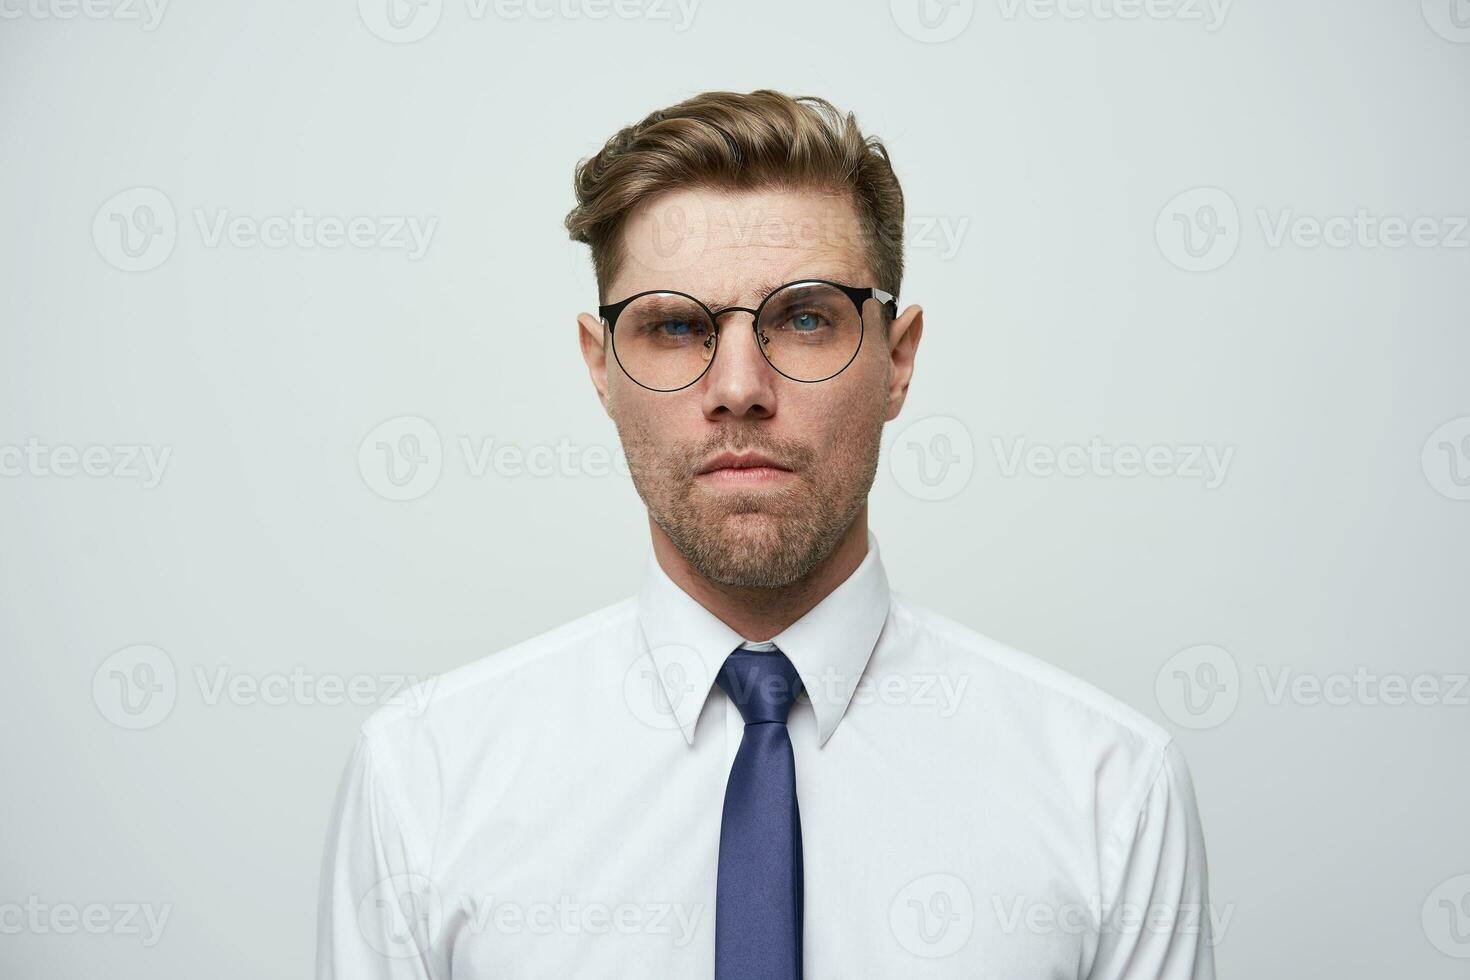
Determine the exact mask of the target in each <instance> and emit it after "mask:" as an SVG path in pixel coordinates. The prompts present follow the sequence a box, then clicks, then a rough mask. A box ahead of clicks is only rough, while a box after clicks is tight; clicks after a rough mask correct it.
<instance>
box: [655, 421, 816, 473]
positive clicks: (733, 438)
mask: <svg viewBox="0 0 1470 980" xmlns="http://www.w3.org/2000/svg"><path fill="white" fill-rule="evenodd" d="M726 452H728V453H735V454H737V455H743V454H745V453H752V452H755V453H760V454H761V455H762V456H765V457H767V458H769V459H771V460H772V461H774V462H775V463H776V464H778V465H780V466H784V467H785V468H786V469H788V470H791V471H793V472H795V471H798V470H804V469H807V468H808V467H809V466H810V465H811V463H812V460H813V459H814V458H815V456H816V453H815V452H814V451H813V450H812V449H811V447H809V446H807V445H805V444H804V443H800V442H796V441H794V440H789V439H773V438H770V437H769V436H766V435H763V434H760V433H756V432H753V431H751V430H749V429H735V430H731V431H727V432H716V433H713V434H711V435H710V436H709V437H708V438H706V439H703V440H701V441H700V442H699V443H697V444H695V445H694V446H691V447H689V448H687V449H681V450H679V451H678V452H677V453H676V454H675V456H674V459H672V460H671V461H670V462H671V463H672V464H673V469H674V470H675V471H676V472H678V473H679V474H680V475H681V476H684V477H688V478H690V479H693V478H694V475H695V474H696V473H698V472H699V469H700V467H701V466H703V465H704V461H705V460H707V459H709V458H710V457H712V456H717V455H719V454H720V453H726Z"/></svg>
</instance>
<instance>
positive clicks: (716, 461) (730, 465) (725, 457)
mask: <svg viewBox="0 0 1470 980" xmlns="http://www.w3.org/2000/svg"><path fill="white" fill-rule="evenodd" d="M756 468H765V469H772V470H781V471H783V472H789V471H788V470H787V469H786V467H784V466H782V465H781V464H780V463H778V462H776V461H775V460H773V459H771V458H770V457H769V456H762V455H761V454H760V453H720V454H719V455H718V456H715V457H713V458H711V459H710V460H708V461H707V462H706V463H705V464H704V465H703V466H701V467H700V468H699V472H700V473H701V474H704V473H713V472H715V471H716V470H746V469H756Z"/></svg>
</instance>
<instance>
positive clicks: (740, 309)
mask: <svg viewBox="0 0 1470 980" xmlns="http://www.w3.org/2000/svg"><path fill="white" fill-rule="evenodd" d="M808 284H820V285H823V286H833V287H835V288H837V289H839V290H841V291H842V292H843V293H844V294H846V296H847V298H848V299H850V300H852V305H853V306H855V307H857V312H858V342H857V346H856V347H855V348H853V351H852V357H849V358H848V359H847V363H846V364H843V365H842V367H840V368H838V369H837V370H836V371H833V372H832V373H831V374H829V375H827V376H826V377H825V378H817V379H816V380H815V381H808V380H807V379H805V378H792V377H791V375H789V374H787V373H786V372H785V371H782V370H781V369H780V368H778V367H776V365H775V363H774V362H772V360H771V357H770V355H769V354H767V353H766V347H765V344H762V343H761V342H760V341H761V338H760V322H761V313H762V312H763V311H764V310H765V308H766V304H767V303H768V302H770V300H771V297H772V296H775V295H776V294H777V293H779V292H781V291H782V290H784V289H789V288H790V287H792V286H805V285H808ZM644 296H682V297H684V298H685V299H687V300H689V301H690V302H692V303H694V304H695V305H696V306H698V307H699V308H700V309H701V310H703V311H704V312H705V314H706V315H707V316H708V317H709V322H710V324H711V325H712V326H713V327H714V334H713V335H712V339H713V341H714V350H713V353H711V354H710V356H709V360H708V361H706V362H705V364H704V370H703V371H700V372H699V374H697V375H696V376H695V378H694V380H693V381H690V382H689V384H683V385H680V386H679V387H677V388H654V387H652V386H650V385H646V384H644V383H643V382H642V381H639V380H638V379H637V378H635V377H633V374H632V372H631V371H629V370H628V369H627V368H626V367H625V366H624V365H623V360H622V358H620V357H618V344H617V336H616V334H615V333H614V328H615V327H616V326H617V323H618V315H619V314H620V313H622V312H623V310H625V309H627V308H628V305H629V304H630V303H632V302H633V301H634V300H637V299H642V298H643V297H644ZM869 299H876V300H877V301H878V302H879V304H881V305H882V306H886V307H887V308H888V315H889V316H891V317H896V316H898V297H897V296H895V295H894V294H893V293H890V292H887V291H885V290H882V289H879V288H878V287H876V286H849V285H847V284H846V283H842V282H833V281H832V280H831V279H797V280H794V281H792V282H788V283H783V284H781V285H780V286H777V287H776V288H775V289H773V290H771V291H770V292H769V293H766V295H765V297H764V298H763V299H762V300H761V301H760V304H759V305H758V306H756V308H755V309H753V310H752V309H751V308H750V307H748V306H725V307H722V308H720V309H718V310H712V309H710V308H709V307H708V306H706V305H705V303H704V301H703V300H700V299H699V298H698V297H695V296H690V295H689V294H688V293H684V292H680V291H679V290H677V289H645V290H644V291H643V292H641V293H634V294H633V295H632V296H629V297H627V298H625V299H621V300H618V301H617V302H616V303H609V304H607V305H606V306H599V307H598V308H597V315H598V316H600V317H601V318H602V322H603V324H604V325H605V326H606V327H607V332H608V334H609V335H610V337H611V340H612V349H613V358H614V359H615V360H616V361H617V362H618V367H619V368H621V369H622V371H623V373H624V374H626V375H627V376H628V380H630V381H632V382H633V383H634V384H636V385H637V386H638V387H640V388H647V389H648V390H649V391H662V392H669V391H683V390H684V389H685V388H688V387H689V385H693V384H698V383H699V379H700V378H702V377H704V376H705V375H706V374H708V373H709V369H710V365H712V364H714V363H715V357H716V355H718V354H719V352H720V317H722V316H724V315H725V314H726V313H749V314H750V329H751V332H752V333H754V334H756V338H755V342H756V343H755V345H756V347H757V348H758V349H759V350H760V352H761V357H763V358H765V360H766V363H767V364H770V365H771V369H772V370H774V371H775V372H776V373H777V374H779V375H781V377H783V378H789V379H790V380H792V381H796V382H799V383H801V384H821V383H822V382H823V381H831V380H832V379H833V378H835V377H837V376H838V375H839V374H841V373H842V372H843V371H846V370H847V367H848V365H849V364H851V363H852V362H853V361H855V360H857V356H858V351H860V350H862V349H863V337H864V335H865V334H866V333H867V332H868V329H867V327H868V325H867V321H866V320H865V318H864V317H863V304H864V303H866V302H867V301H868V300H869Z"/></svg>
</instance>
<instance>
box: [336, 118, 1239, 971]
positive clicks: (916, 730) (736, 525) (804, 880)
mask: <svg viewBox="0 0 1470 980" xmlns="http://www.w3.org/2000/svg"><path fill="white" fill-rule="evenodd" d="M575 186H576V192H577V202H578V203H577V207H576V208H575V209H574V210H573V211H572V212H571V214H570V215H569V216H568V218H567V226H568V228H569V230H570V231H571V234H572V236H573V237H574V238H575V239H577V240H579V241H583V242H586V243H587V244H588V245H589V246H590V247H591V252H592V258H593V262H594V265H595V268H596V273H597V281H598V287H599V290H600V293H601V302H600V304H599V310H598V314H597V315H593V314H591V313H585V314H583V315H581V316H580V317H579V318H578V336H579V339H580V343H581V351H582V355H583V357H584V358H585V360H586V363H587V367H588V370H589V372H590V374H591V379H592V384H593V386H594V387H595V388H596V391H597V395H598V397H599V398H600V399H601V401H602V404H603V406H604V407H605V409H606V410H607V412H608V414H609V416H611V418H612V419H613V421H614V423H615V424H616V426H617V429H618V433H619V436H620V438H621V440H622V443H623V448H624V450H625V453H626V456H627V459H628V462H629V465H630V468H631V472H632V476H633V482H634V485H635V486H636V488H637V490H638V493H639V495H640V497H641V498H642V500H643V502H644V504H645V505H646V506H647V509H648V518H649V531H650V533H651V535H652V548H651V551H650V555H649V561H648V566H647V572H646V579H645V581H643V582H642V583H641V591H639V592H638V594H637V595H636V596H634V597H631V598H629V599H627V600H625V601H622V602H619V603H617V604H616V605H613V606H611V607H608V608H605V609H602V610H599V611H597V612H593V613H591V614H590V615H586V616H583V617H582V618H580V619H577V620H576V621H574V622H572V623H570V624H567V625H565V626H562V627H560V628H558V629H556V630H553V631H551V632H549V633H546V634H544V635H542V636H538V637H536V638H534V639H531V640H529V641H526V642H524V643H520V644H517V645H516V646H513V647H511V648H509V649H507V650H504V651H501V652H498V653H495V654H494V655H492V656H489V657H486V658H484V659H483V660H480V661H478V662H476V663H473V664H471V665H469V666H467V667H464V668H461V669H459V670H456V671H454V672H452V673H450V674H448V675H446V676H444V677H442V678H439V680H438V682H437V684H436V685H435V686H434V688H433V691H432V698H431V701H430V705H429V707H428V709H427V710H426V711H423V712H421V713H414V712H409V711H407V710H404V709H399V708H391V707H390V708H385V709H383V710H380V711H379V712H378V713H377V714H376V715H374V716H373V717H372V718H371V719H370V720H369V721H368V722H367V724H366V725H365V726H364V727H363V729H362V732H361V736H360V739H359V742H358V745H357V750H356V753H355V755H354V756H353V759H352V761H351V763H350V765H349V767H348V770H347V774H346V777H345V779H344V782H343V786H342V789H341V793H340V797H339V801H338V805H337V808H336V812H335V814H334V816H333V821H332V828H331V831H330V836H329V839H328V845H327V852H326V858H325V864H324V868H323V879H322V898H321V908H320V926H319V929H320V937H319V938H320V947H319V956H318V959H319V964H318V973H319V976H321V977H324V978H326V977H336V978H342V980H360V978H378V977H404V978H410V977H411V978H441V977H484V978H490V977H557V978H568V977H577V978H583V977H607V978H618V980H624V978H632V977H659V978H674V977H680V978H684V977H688V978H696V977H702V978H708V977H711V976H713V977H715V978H717V980H791V978H796V977H800V976H802V975H803V971H805V975H806V976H808V977H811V978H814V980H816V978H820V980H837V978H842V980H852V978H859V977H883V978H904V980H907V978H911V977H936V978H938V977H946V978H947V977H995V978H1005V980H1021V978H1031V977H1034V978H1048V980H1051V978H1058V977H1088V978H1095V980H1108V978H1128V980H1144V978H1168V980H1186V978H1199V980H1204V978H1211V977H1213V975H1214V965H1213V957H1212V933H1211V928H1210V918H1209V914H1208V906H1207V897H1206V895H1207V885H1206V869H1205V852H1204V844H1203V841H1202V837H1201V833H1200V826H1199V819H1198V816H1197V813H1196V808H1195V802H1194V797H1193V791H1192V788H1191V784H1190V779H1189V775H1188V772H1187V770H1186V768H1185V763H1184V759H1183V757H1182V756H1181V755H1180V752H1179V750H1178V748H1177V747H1176V746H1175V745H1174V743H1173V742H1172V741H1171V740H1170V738H1169V737H1168V735H1167V734H1166V733H1165V732H1164V731H1162V730H1161V729H1160V728H1159V727H1158V726H1156V725H1154V724H1152V723H1151V722H1149V721H1148V720H1146V719H1145V718H1143V717H1142V716H1140V715H1139V714H1136V713H1135V712H1133V711H1131V710H1129V709H1128V708H1126V707H1124V706H1122V705H1120V704H1118V703H1117V702H1115V701H1113V700H1112V699H1110V698H1109V697H1107V696H1106V695H1104V694H1102V693H1100V692H1099V691H1097V690H1095V689H1093V688H1091V687H1089V686H1088V685H1086V684H1084V683H1082V682H1081V681H1079V680H1076V679H1074V678H1072V677H1070V676H1067V675H1066V674H1064V673H1062V672H1060V671H1058V670H1056V669H1054V668H1051V667H1048V666H1047V665H1045V664H1043V663H1041V662H1039V661H1037V660H1035V659H1032V658H1030V657H1028V656H1026V655H1024V654H1021V653H1019V652H1016V651H1014V650H1010V649H1007V648H1005V647H1003V646H1002V645H1000V644H998V643H996V642H994V641H992V640H989V639H987V638H985V637H984V636H981V635H979V634H977V633H975V632H973V631H972V630H970V629H968V628H966V627H964V626H962V625H960V624H959V623H956V622H953V621H951V620H948V619H945V618H943V617H941V616H939V615H936V614H934V613H932V612H929V611H927V610H925V609H924V608H922V607H921V606H919V605H918V604H916V603H913V602H911V601H909V600H908V599H906V598H904V597H901V596H899V595H897V594H895V593H893V592H891V591H890V589H889V585H888V581H887V577H886V576H885V574H884V570H883V565H882V562H881V560H880V557H879V553H878V544H877V541H876V538H875V537H874V536H873V534H872V533H871V532H870V531H869V530H868V526H867V524H868V521H867V495H868V491H869V489H870V487H871V486H872V483H873V478H874V474H875V471H876V467H877V462H878V450H879V437H880V435H881V432H882V429H883V425H884V423H885V422H888V421H891V420H893V419H894V418H896V417H897V416H898V413H899V411H900V410H901V408H902V407H903V403H904V398H905V396H906V394H907V391H908V386H909V382H910V380H911V379H912V377H913V372H914V363H915V354H916V352H917V350H918V346H919V338H920V336H921V334H922V332H923V313H922V311H921V310H920V308H919V307H918V306H908V307H906V308H904V309H902V311H901V312H900V309H899V306H898V304H897V301H896V297H897V295H898V291H899V280H900V278H901V275H902V240H901V234H900V233H899V231H900V229H901V228H902V224H903V196H902V193H901V191H900V188H899V184H898V181H897V179H896V177H895V176H894V173H893V170H892V168H891V166H890V164H889V160H888V155H887V153H886V151H885V150H884V149H883V147H882V145H881V143H879V142H878V141H877V140H875V139H871V138H867V137H864V135H863V134H862V133H861V132H860V130H859V129H858V126H857V122H856V120H855V119H854V118H853V117H852V116H851V115H848V116H845V117H844V116H843V115H842V114H840V113H838V112H837V111H836V110H835V109H833V107H832V106H831V105H829V104H828V103H826V102H824V101H822V100H818V99H791V98H789V97H787V96H784V95H781V94H779V93H776V92H770V91H758V92H753V93H750V94H734V93H724V92H718V93H707V94H704V95H701V96H698V97H696V98H693V99H690V100H688V101H686V102H683V103H680V104H679V105H676V106H673V107H671V108H669V109H665V110H663V111H661V112H656V113H653V114H652V115H650V116H648V117H647V118H646V119H644V120H643V121H642V122H639V123H637V124H636V125H633V126H630V127H628V128H626V129H624V130H623V131H621V132H619V133H618V134H617V135H615V136H614V137H613V138H612V139H611V140H610V141H609V142H608V143H607V145H606V146H605V147H604V148H603V149H602V150H601V152H599V153H597V154H596V155H595V156H593V157H592V158H590V159H589V160H586V161H584V162H583V163H582V164H581V165H580V166H579V167H578V168H577V173H576V180H575ZM938 544H939V543H937V542H919V543H917V544H915V545H914V547H918V548H926V547H934V546H936V545H938ZM943 544H944V545H946V546H947V545H949V544H951V543H950V542H944V543H943Z"/></svg>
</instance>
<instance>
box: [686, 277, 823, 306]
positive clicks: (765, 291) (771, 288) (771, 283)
mask: <svg viewBox="0 0 1470 980" xmlns="http://www.w3.org/2000/svg"><path fill="white" fill-rule="evenodd" d="M813 279H826V280H828V281H829V282H840V283H842V285H844V286H851V285H852V283H850V282H848V281H847V277H846V276H837V275H822V276H803V277H801V278H799V279H775V280H771V279H768V280H766V281H764V282H758V283H756V284H755V294H756V295H757V296H760V297H762V298H764V297H766V296H769V295H771V294H772V293H774V292H775V291H776V290H778V289H780V288H781V287H782V286H789V285H790V284H791V283H793V282H809V281H811V280H813ZM705 302H706V303H708V304H709V308H710V309H712V310H723V309H725V308H726V307H730V306H739V305H740V304H739V303H737V302H735V301H734V300H722V301H721V302H710V301H709V300H705Z"/></svg>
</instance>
